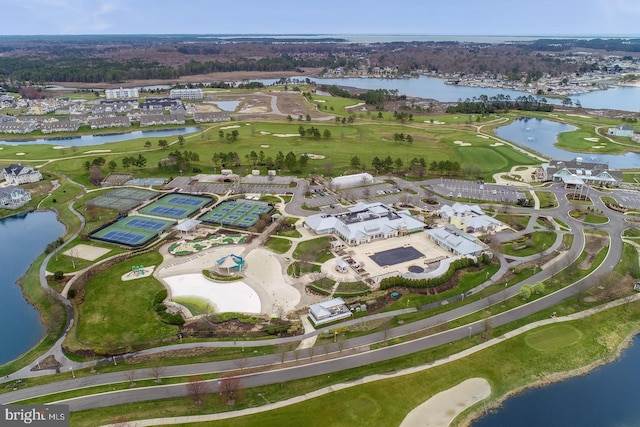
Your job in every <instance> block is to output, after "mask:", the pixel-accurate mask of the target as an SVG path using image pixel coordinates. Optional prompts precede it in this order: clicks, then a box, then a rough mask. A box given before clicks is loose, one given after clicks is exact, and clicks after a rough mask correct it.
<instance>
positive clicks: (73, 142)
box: [0, 126, 200, 147]
mask: <svg viewBox="0 0 640 427" xmlns="http://www.w3.org/2000/svg"><path fill="white" fill-rule="evenodd" d="M199 130H200V128H199V127H197V126H187V127H184V128H178V129H163V130H137V131H133V132H122V133H112V134H104V135H82V136H70V137H68V138H67V137H63V138H39V139H29V140H21V141H12V140H4V141H0V144H5V145H31V144H49V145H58V146H61V147H85V146H87V145H100V144H108V143H111V142H122V141H129V140H131V139H138V138H163V137H169V136H178V135H185V134H187V133H193V132H197V131H199Z"/></svg>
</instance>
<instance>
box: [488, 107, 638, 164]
mask: <svg viewBox="0 0 640 427" xmlns="http://www.w3.org/2000/svg"><path fill="white" fill-rule="evenodd" d="M576 129H577V128H576V127H575V126H570V125H567V124H564V123H558V122H554V121H551V120H543V119H537V118H528V117H527V118H522V119H516V120H514V121H513V122H512V123H510V124H508V125H507V126H500V127H499V128H496V130H495V133H496V135H497V136H499V137H500V138H503V139H506V140H508V141H512V142H514V143H516V144H518V145H520V146H522V147H527V148H531V149H532V150H534V151H536V152H538V153H540V154H542V155H543V156H545V157H549V158H551V159H556V160H571V159H573V158H575V157H582V158H583V159H584V160H585V161H590V162H605V163H608V164H609V167H610V168H611V169H629V168H637V167H638V166H639V165H640V153H626V154H618V155H614V154H597V153H574V152H571V151H566V150H562V149H560V148H558V147H556V146H555V145H554V144H555V143H556V142H557V141H558V134H560V133H562V132H570V131H574V130H576ZM585 142H586V141H585ZM590 144H591V143H590ZM593 145H597V143H593ZM639 149H640V148H639Z"/></svg>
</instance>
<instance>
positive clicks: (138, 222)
mask: <svg viewBox="0 0 640 427" xmlns="http://www.w3.org/2000/svg"><path fill="white" fill-rule="evenodd" d="M123 225H126V226H127V227H134V228H143V229H145V230H160V229H161V228H162V227H164V226H165V225H166V224H165V223H163V222H160V221H154V220H152V219H146V218H133V219H131V220H130V221H128V222H126V223H125V224H123Z"/></svg>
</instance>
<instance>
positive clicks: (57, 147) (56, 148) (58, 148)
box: [52, 145, 67, 150]
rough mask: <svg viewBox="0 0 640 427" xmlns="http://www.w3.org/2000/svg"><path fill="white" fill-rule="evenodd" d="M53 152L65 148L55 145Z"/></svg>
mask: <svg viewBox="0 0 640 427" xmlns="http://www.w3.org/2000/svg"><path fill="white" fill-rule="evenodd" d="M52 148H53V149H54V150H63V149H65V148H67V147H65V146H64V145H56V146H55V147H52Z"/></svg>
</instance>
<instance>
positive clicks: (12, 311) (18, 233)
mask: <svg viewBox="0 0 640 427" xmlns="http://www.w3.org/2000/svg"><path fill="white" fill-rule="evenodd" d="M64 231H65V228H64V225H62V224H61V223H60V222H58V220H57V219H56V214H55V213H54V212H34V213H30V214H26V215H22V216H19V217H12V218H6V219H3V220H0V242H2V244H0V267H1V271H2V274H0V301H2V310H0V325H2V327H1V328H0V342H1V343H2V344H1V345H0V364H3V363H6V362H9V361H11V360H13V359H15V358H16V357H18V356H20V355H21V354H22V353H25V352H26V351H28V350H29V349H31V348H32V347H33V346H35V345H36V344H37V343H38V342H39V341H40V340H41V339H42V337H43V336H44V333H45V330H44V327H43V326H42V323H40V315H39V313H38V311H37V310H36V309H35V308H33V307H32V306H31V305H29V303H27V301H25V299H24V296H23V295H22V288H20V286H18V285H17V284H16V280H18V279H19V278H20V277H22V276H23V275H24V273H25V272H26V271H27V268H28V267H29V265H30V264H31V263H32V262H33V261H34V260H35V259H36V258H37V257H38V256H39V255H40V254H41V253H42V252H44V249H45V248H46V246H47V244H49V243H50V242H52V241H54V240H56V239H57V238H58V237H60V236H62V235H63V234H64Z"/></svg>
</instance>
